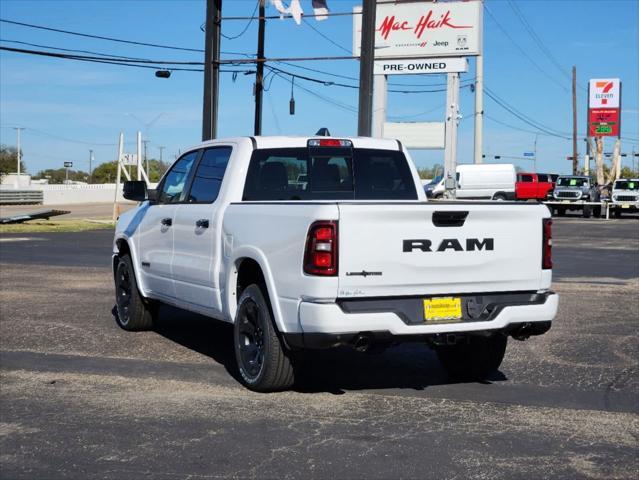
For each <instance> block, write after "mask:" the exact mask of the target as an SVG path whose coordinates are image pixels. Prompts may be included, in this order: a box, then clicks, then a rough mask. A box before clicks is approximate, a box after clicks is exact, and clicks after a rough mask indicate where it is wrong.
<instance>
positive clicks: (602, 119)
mask: <svg viewBox="0 0 639 480" xmlns="http://www.w3.org/2000/svg"><path fill="white" fill-rule="evenodd" d="M620 122H621V81H620V80H619V79H618V78H595V79H592V80H590V82H589V83H588V136H590V137H618V136H619V135H620V134H621V127H620Z"/></svg>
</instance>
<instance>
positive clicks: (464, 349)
mask: <svg viewBox="0 0 639 480" xmlns="http://www.w3.org/2000/svg"><path fill="white" fill-rule="evenodd" d="M507 343H508V337H506V336H505V335H501V334H497V335H493V336H492V337H480V336H469V337H467V338H465V339H462V340H461V342H460V343H456V344H455V345H440V346H437V347H435V351H436V353H437V357H438V358H439V361H440V362H441V363H442V365H443V367H444V369H445V370H446V372H448V374H449V375H450V376H451V377H453V378H460V379H467V380H481V379H484V378H486V377H487V376H488V375H489V374H490V373H492V372H494V371H496V370H497V369H498V368H499V366H500V365H501V362H502V360H503V359H504V354H505V353H506V344H507Z"/></svg>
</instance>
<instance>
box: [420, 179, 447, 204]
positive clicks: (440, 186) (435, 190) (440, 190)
mask: <svg viewBox="0 0 639 480" xmlns="http://www.w3.org/2000/svg"><path fill="white" fill-rule="evenodd" d="M424 192H425V193H426V197H427V198H441V196H442V195H443V194H444V176H443V175H437V176H436V177H435V178H433V179H432V180H431V181H430V182H428V183H427V184H426V185H424Z"/></svg>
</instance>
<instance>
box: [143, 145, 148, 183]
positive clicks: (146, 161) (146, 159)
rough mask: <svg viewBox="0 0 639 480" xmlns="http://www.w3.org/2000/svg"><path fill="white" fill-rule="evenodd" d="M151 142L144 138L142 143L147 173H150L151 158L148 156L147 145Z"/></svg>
mask: <svg viewBox="0 0 639 480" xmlns="http://www.w3.org/2000/svg"><path fill="white" fill-rule="evenodd" d="M147 143H149V141H148V140H142V144H143V145H144V169H145V170H146V174H147V175H148V174H149V159H148V157H147V156H146V145H147Z"/></svg>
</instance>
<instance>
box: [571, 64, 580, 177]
mask: <svg viewBox="0 0 639 480" xmlns="http://www.w3.org/2000/svg"><path fill="white" fill-rule="evenodd" d="M578 167H579V158H578V157H577V67H575V66H573V67H572V174H573V175H577V168H578Z"/></svg>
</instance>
